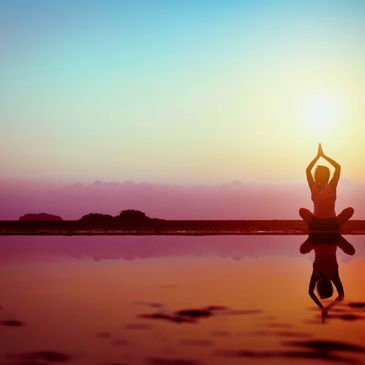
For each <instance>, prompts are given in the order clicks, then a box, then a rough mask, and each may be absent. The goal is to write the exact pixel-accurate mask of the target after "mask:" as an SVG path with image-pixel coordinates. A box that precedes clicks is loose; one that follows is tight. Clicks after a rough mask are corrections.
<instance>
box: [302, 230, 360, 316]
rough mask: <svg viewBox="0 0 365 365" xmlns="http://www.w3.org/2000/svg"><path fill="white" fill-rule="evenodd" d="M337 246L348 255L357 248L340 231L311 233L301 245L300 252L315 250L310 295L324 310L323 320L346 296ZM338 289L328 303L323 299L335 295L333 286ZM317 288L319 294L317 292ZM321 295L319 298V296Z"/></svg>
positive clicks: (353, 252) (352, 253)
mask: <svg viewBox="0 0 365 365" xmlns="http://www.w3.org/2000/svg"><path fill="white" fill-rule="evenodd" d="M337 247H340V248H341V250H342V251H343V252H345V253H346V254H348V255H354V254H355V249H354V247H353V246H352V245H351V243H349V242H348V241H346V239H345V238H344V237H342V236H341V235H340V234H339V233H338V232H328V233H323V232H318V233H311V234H309V236H308V239H307V240H306V241H305V242H304V243H303V244H302V245H301V246H300V252H301V253H302V254H306V253H308V252H310V251H312V250H314V255H315V258H314V262H313V273H312V276H311V279H310V282H309V295H310V297H311V298H312V299H313V301H314V302H315V303H316V304H317V305H318V307H319V308H321V310H322V321H324V320H325V318H326V317H327V314H328V311H329V309H330V308H331V307H332V306H333V305H334V304H335V303H337V302H338V301H341V300H342V299H343V298H344V295H345V293H344V290H343V287H342V283H341V279H340V275H339V272H338V263H337V257H336V252H337ZM332 283H333V284H334V286H335V287H336V289H337V293H338V296H337V298H336V299H334V300H333V301H332V302H330V303H329V304H328V305H324V304H323V303H322V302H321V300H323V299H329V298H331V297H332V295H333V286H332ZM315 289H316V290H317V294H318V296H317V295H316V294H315ZM318 297H319V298H318Z"/></svg>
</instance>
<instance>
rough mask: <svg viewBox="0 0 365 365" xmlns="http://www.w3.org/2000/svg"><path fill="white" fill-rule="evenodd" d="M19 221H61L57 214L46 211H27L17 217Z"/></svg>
mask: <svg viewBox="0 0 365 365" xmlns="http://www.w3.org/2000/svg"><path fill="white" fill-rule="evenodd" d="M19 220H20V221H62V220H63V219H62V218H61V217H60V216H58V215H53V214H48V213H29V214H24V215H22V216H21V217H19Z"/></svg>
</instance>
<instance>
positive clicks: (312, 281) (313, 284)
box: [308, 273, 323, 309]
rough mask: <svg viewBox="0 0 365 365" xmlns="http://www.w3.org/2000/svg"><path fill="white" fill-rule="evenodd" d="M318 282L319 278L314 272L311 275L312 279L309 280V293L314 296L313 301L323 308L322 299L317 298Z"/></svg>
mask: <svg viewBox="0 0 365 365" xmlns="http://www.w3.org/2000/svg"><path fill="white" fill-rule="evenodd" d="M316 282H317V279H316V277H315V275H314V273H313V274H312V276H311V280H310V282H309V289H308V294H309V296H310V297H311V298H312V300H313V302H314V303H316V304H317V305H318V307H319V308H321V309H323V305H322V303H321V301H320V300H319V299H318V298H317V296H316V294H315V293H314V288H315V286H316Z"/></svg>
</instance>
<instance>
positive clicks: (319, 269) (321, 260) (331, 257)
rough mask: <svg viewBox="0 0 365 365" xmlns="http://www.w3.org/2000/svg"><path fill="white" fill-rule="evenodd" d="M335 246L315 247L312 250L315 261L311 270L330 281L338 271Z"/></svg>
mask: <svg viewBox="0 0 365 365" xmlns="http://www.w3.org/2000/svg"><path fill="white" fill-rule="evenodd" d="M336 251H337V245H326V244H325V245H317V246H316V247H315V248H314V253H315V259H314V262H313V270H314V272H315V273H316V274H317V275H319V274H322V275H323V276H326V277H327V278H328V279H332V278H333V276H334V275H335V274H336V273H337V271H338V263H337V257H336Z"/></svg>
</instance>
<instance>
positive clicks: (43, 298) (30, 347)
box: [0, 236, 365, 365]
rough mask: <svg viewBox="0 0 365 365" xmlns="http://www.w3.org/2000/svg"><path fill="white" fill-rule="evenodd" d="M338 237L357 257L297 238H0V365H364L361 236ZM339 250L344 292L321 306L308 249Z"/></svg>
mask: <svg viewBox="0 0 365 365" xmlns="http://www.w3.org/2000/svg"><path fill="white" fill-rule="evenodd" d="M345 238H346V239H347V240H348V241H349V244H352V246H353V247H354V248H355V250H356V253H355V255H350V254H346V253H344V252H343V250H345V251H346V250H347V253H351V252H350V251H351V250H350V251H348V247H349V246H348V245H347V246H346V245H345V246H344V245H339V247H337V246H336V244H332V243H331V242H324V243H323V242H322V243H321V242H314V243H313V242H309V244H313V247H310V246H308V241H307V243H306V246H302V247H305V248H307V249H308V248H309V249H308V250H309V251H310V252H309V253H307V254H301V253H300V246H301V245H302V243H303V242H304V241H305V240H306V237H305V236H233V237H232V236H214V237H173V236H153V237H3V238H1V239H0V263H1V266H0V270H1V275H0V292H1V297H0V305H1V310H0V364H5V365H6V364H9V365H12V364H19V365H47V364H58V363H60V364H61V363H65V364H97V365H112V364H114V365H117V364H131V365H134V364H137V365H138V364H147V365H148V364H152V365H159V364H161V365H195V364H217V365H218V364H242V363H247V364H249V363H255V364H256V363H257V364H270V365H271V364H307V363H309V361H310V362H311V364H322V363H323V364H328V363H331V362H333V363H346V364H349V363H355V364H356V363H360V364H361V363H365V326H364V324H365V304H364V303H365V283H364V277H365V275H364V274H365V237H362V236H347V237H345ZM346 247H347V248H346ZM311 248H313V249H312V250H310V249H311ZM336 248H337V260H338V264H339V273H340V278H341V280H342V284H343V287H344V290H345V299H344V300H343V301H341V302H340V301H338V302H333V301H332V300H329V299H327V300H323V303H324V304H325V305H330V304H332V305H333V306H332V307H331V308H330V309H329V310H328V313H327V316H322V315H321V310H320V309H319V307H317V305H316V304H315V303H314V301H313V300H312V299H311V298H310V296H309V295H308V285H309V280H310V277H311V274H312V270H313V260H314V249H316V250H317V251H316V252H317V256H318V262H320V264H321V265H323V266H326V265H327V266H326V267H327V269H331V268H333V265H335V261H334V260H336V256H335V255H336ZM303 250H304V249H303ZM308 250H307V251H308ZM335 293H336V290H335ZM333 298H335V294H334V297H333ZM322 317H324V318H322Z"/></svg>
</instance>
